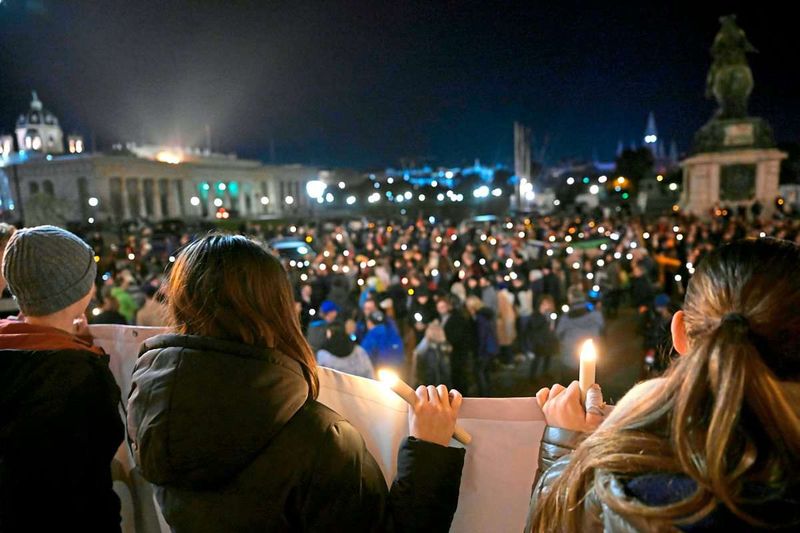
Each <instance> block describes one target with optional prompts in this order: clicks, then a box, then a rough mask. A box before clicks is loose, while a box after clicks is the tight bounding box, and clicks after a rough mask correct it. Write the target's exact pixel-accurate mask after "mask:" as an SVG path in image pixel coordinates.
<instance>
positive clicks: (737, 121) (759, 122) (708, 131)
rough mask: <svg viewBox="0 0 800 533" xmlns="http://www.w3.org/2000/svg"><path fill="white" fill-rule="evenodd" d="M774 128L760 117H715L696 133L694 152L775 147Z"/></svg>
mask: <svg viewBox="0 0 800 533" xmlns="http://www.w3.org/2000/svg"><path fill="white" fill-rule="evenodd" d="M774 147H775V139H774V137H773V135H772V128H771V127H770V125H769V124H768V123H767V121H766V120H764V119H763V118H759V117H743V118H730V119H720V118H713V119H711V120H710V121H708V122H707V123H706V124H705V125H704V126H703V127H702V128H700V129H699V130H698V131H697V133H695V135H694V152H695V153H698V154H699V153H706V152H726V151H735V150H742V149H747V148H761V149H766V148H774Z"/></svg>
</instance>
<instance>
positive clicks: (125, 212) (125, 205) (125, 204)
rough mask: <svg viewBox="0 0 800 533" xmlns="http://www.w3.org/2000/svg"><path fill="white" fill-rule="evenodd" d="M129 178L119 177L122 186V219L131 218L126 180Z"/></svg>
mask: <svg viewBox="0 0 800 533" xmlns="http://www.w3.org/2000/svg"><path fill="white" fill-rule="evenodd" d="M129 179H130V178H122V177H121V178H120V179H119V183H120V187H122V218H123V219H124V220H130V218H131V203H130V198H128V180H129Z"/></svg>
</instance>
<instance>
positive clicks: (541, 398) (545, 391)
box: [536, 387, 550, 407]
mask: <svg viewBox="0 0 800 533" xmlns="http://www.w3.org/2000/svg"><path fill="white" fill-rule="evenodd" d="M549 396H550V389H549V388H547V387H543V388H541V389H539V392H537V393H536V403H538V404H539V407H544V404H545V402H546V401H547V398H548V397H549Z"/></svg>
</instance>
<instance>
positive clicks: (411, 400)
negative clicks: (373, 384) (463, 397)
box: [378, 369, 472, 444]
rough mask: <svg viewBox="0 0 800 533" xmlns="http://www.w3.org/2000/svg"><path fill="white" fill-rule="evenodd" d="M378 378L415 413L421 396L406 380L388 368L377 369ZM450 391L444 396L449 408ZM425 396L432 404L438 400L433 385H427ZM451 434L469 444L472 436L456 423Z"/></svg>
mask: <svg viewBox="0 0 800 533" xmlns="http://www.w3.org/2000/svg"><path fill="white" fill-rule="evenodd" d="M378 379H379V380H380V381H381V382H382V383H383V384H384V385H386V386H387V387H389V388H390V389H392V391H394V392H395V394H397V395H398V396H400V397H401V398H402V399H403V400H405V401H406V403H408V404H409V405H410V406H411V408H412V409H414V412H415V414H416V412H417V409H418V402H420V401H421V398H419V397H418V396H417V393H416V392H415V391H414V389H412V388H411V387H410V386H409V385H408V384H407V383H406V382H404V381H403V380H401V379H400V377H399V376H398V375H397V374H396V373H395V372H393V371H391V370H388V369H381V370H379V371H378ZM431 389H432V390H431ZM452 393H453V391H451V392H450V398H445V401H447V402H448V408H449V402H450V400H451V399H452V397H453V394H452ZM442 394H444V393H442ZM427 396H429V397H430V403H432V404H434V403H436V402H438V401H440V400H439V396H438V393H437V389H436V388H434V387H429V390H428V393H427ZM458 404H459V405H460V401H459V402H458ZM452 436H453V438H454V439H456V440H457V441H458V442H460V443H462V444H469V443H470V442H472V436H471V435H470V434H469V433H467V432H466V431H464V429H463V428H460V427H459V426H457V425H456V426H455V429H454V431H453V435H452ZM439 444H441V443H439Z"/></svg>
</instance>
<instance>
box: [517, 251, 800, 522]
mask: <svg viewBox="0 0 800 533" xmlns="http://www.w3.org/2000/svg"><path fill="white" fill-rule="evenodd" d="M798 267H800V248H799V247H797V246H795V245H794V244H792V243H789V242H786V241H778V240H775V239H759V240H747V241H740V242H737V243H734V244H729V245H725V246H722V247H720V248H718V249H717V250H716V251H715V252H713V253H712V254H710V255H709V256H708V257H707V258H705V259H704V260H703V261H702V263H701V264H700V266H699V267H698V269H697V272H696V274H695V275H694V276H693V277H692V279H691V281H690V282H689V287H688V290H687V293H686V301H685V308H684V313H685V317H684V322H685V327H686V333H687V340H688V343H689V347H688V353H687V354H686V355H685V356H684V357H681V358H680V359H679V360H678V361H676V362H675V363H674V365H673V366H672V367H671V368H670V370H669V371H668V372H667V374H666V376H665V379H664V380H663V382H662V383H661V384H660V386H658V387H656V388H654V391H655V392H653V393H651V394H649V395H646V397H644V398H642V399H640V400H638V401H636V402H632V405H630V406H629V408H627V409H626V410H625V411H624V412H621V413H619V415H620V416H615V415H612V417H611V419H610V420H608V422H607V423H606V424H604V425H603V426H601V427H600V428H599V429H598V430H597V431H595V432H594V433H593V434H592V435H590V436H589V437H588V438H587V439H586V440H585V441H584V442H583V444H582V445H581V446H580V447H579V448H578V449H577V450H576V451H575V452H574V453H573V456H572V458H571V459H570V464H569V465H568V466H567V468H566V470H565V471H564V473H563V475H561V476H560V477H559V479H558V480H556V481H555V482H554V484H553V486H552V490H549V491H547V492H546V493H545V494H544V495H543V496H542V497H541V499H540V500H539V502H538V505H537V508H536V510H535V511H534V516H533V518H532V525H533V527H532V529H533V531H553V530H557V531H576V530H578V529H580V524H581V519H582V507H583V505H582V503H583V499H584V497H585V496H586V494H587V492H588V491H589V490H590V489H594V492H595V495H596V496H597V497H598V498H599V499H600V500H601V501H602V502H603V503H605V504H606V505H608V506H609V507H610V508H611V509H612V510H613V511H615V512H617V513H619V514H621V515H622V516H629V517H635V518H636V519H637V520H638V521H641V520H644V521H647V522H648V524H649V527H648V529H654V530H655V529H661V528H666V527H669V526H670V525H680V524H688V523H693V522H695V521H697V520H700V519H702V518H703V517H705V516H707V515H708V514H709V513H711V512H712V511H713V510H714V509H715V508H716V507H717V506H718V505H720V504H721V505H724V506H725V507H727V509H728V510H730V512H732V513H733V514H735V515H736V516H738V517H739V518H740V519H741V520H743V521H745V522H747V523H749V524H752V525H754V526H768V525H775V524H770V517H769V516H768V515H767V514H766V513H765V512H764V511H763V509H759V505H758V502H757V501H754V500H753V499H752V498H748V494H747V491H746V490H744V489H745V487H746V486H747V485H748V484H751V487H750V488H751V489H752V485H755V486H758V487H761V488H763V489H766V490H767V491H768V492H769V493H770V494H772V495H776V496H775V497H780V495H781V494H782V493H783V491H784V490H785V489H786V488H787V487H789V486H791V484H792V483H794V482H795V478H796V475H797V472H798V471H800V416H798V412H797V409H798V405H799V404H798V403H797V402H798V401H800V398H798V392H797V389H798V387H797V386H796V385H797V384H796V383H788V382H797V381H798V380H799V379H800V271H798ZM654 472H661V473H674V474H683V475H687V476H689V477H691V478H692V479H693V480H694V481H695V482H696V484H697V489H696V491H695V492H694V493H693V494H692V495H690V496H689V497H687V498H686V499H683V500H681V501H678V502H677V503H674V504H671V505H665V506H658V507H655V506H646V505H644V504H642V503H640V502H637V501H635V500H631V499H623V498H620V497H617V496H616V495H615V494H613V493H612V491H611V490H609V488H608V484H607V483H605V482H604V481H607V476H608V475H618V476H621V477H623V478H631V477H635V476H637V475H639V474H646V473H654ZM750 496H752V494H750ZM772 518H773V519H778V518H780V517H772Z"/></svg>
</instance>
